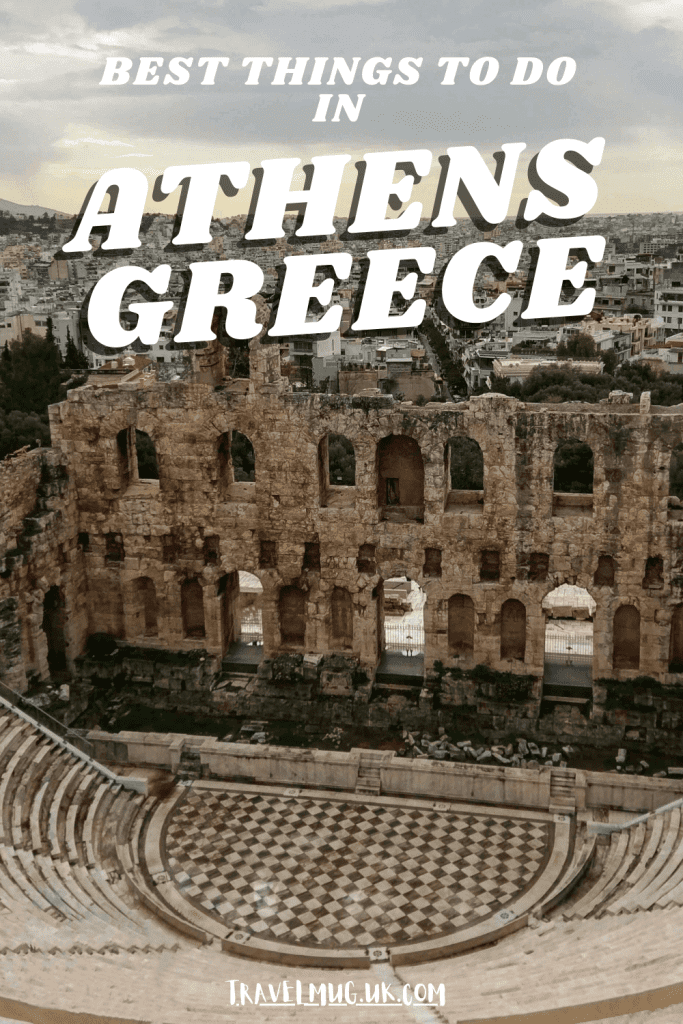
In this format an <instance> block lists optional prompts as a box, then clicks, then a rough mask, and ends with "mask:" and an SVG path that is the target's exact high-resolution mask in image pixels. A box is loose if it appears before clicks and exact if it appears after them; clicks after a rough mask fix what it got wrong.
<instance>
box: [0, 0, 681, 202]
mask: <svg viewBox="0 0 683 1024" xmlns="http://www.w3.org/2000/svg"><path fill="white" fill-rule="evenodd" d="M0 12H2V13H1V17H2V22H1V26H2V33H1V36H0V38H1V40H2V41H1V42H0V50H1V51H2V69H0V132H1V133H2V139H3V143H4V145H3V161H2V165H1V171H2V173H1V174H0V197H1V198H4V199H11V200H13V201H15V202H19V203H29V204H32V203H38V204H41V205H44V206H49V207H53V208H56V209H59V210H63V211H65V212H73V211H75V210H77V209H78V208H79V207H80V205H81V202H82V199H83V197H84V195H85V193H86V191H87V189H88V188H89V186H90V185H91V184H92V183H93V181H95V180H96V179H97V178H98V177H99V176H100V174H102V173H103V172H104V171H105V170H107V169H108V168H111V167H119V166H126V167H137V168H139V169H140V170H142V171H144V172H145V174H147V175H148V177H149V179H150V182H152V181H153V180H154V178H155V177H156V176H157V174H159V173H160V172H161V171H162V170H163V169H164V168H165V167H167V166H170V165H172V164H185V163H204V162H216V161H221V160H235V159H238V160H248V161H249V162H250V163H251V164H252V165H253V166H258V165H259V163H260V161H261V160H262V159H266V158H272V157H281V156H297V157H300V158H301V159H302V161H303V162H306V161H307V160H308V159H309V158H310V157H311V156H315V155H321V154H326V153H334V152H346V153H349V154H351V156H352V157H353V158H354V159H357V158H359V157H360V156H362V154H363V153H364V152H366V151H369V150H393V149H405V148H429V149H432V150H433V151H434V153H435V157H436V155H437V154H438V153H441V152H444V151H445V148H446V146H448V145H465V144H469V145H475V146H477V147H478V148H479V149H480V150H481V152H482V153H483V154H487V155H488V154H490V153H493V152H494V151H495V150H496V149H497V148H498V147H499V146H500V145H501V143H504V142H525V143H526V144H527V151H526V152H525V154H524V157H525V160H524V161H523V164H525V162H526V157H527V156H528V157H531V156H533V154H534V153H535V152H537V151H538V149H539V148H540V147H541V146H542V145H544V144H545V143H547V142H550V141H551V140H553V139H556V138H562V137H567V138H576V139H581V140H584V141H588V140H590V139H591V138H593V137H595V136H597V135H601V136H604V138H605V139H606V146H605V154H604V157H603V162H602V166H601V167H600V168H598V169H596V171H595V172H594V174H595V177H596V180H597V181H598V184H599V198H598V202H597V204H596V207H595V212H604V213H626V212H638V211H649V210H681V209H682V208H683V188H682V180H683V174H682V171H683V117H682V113H683V111H682V107H683V0H645V2H637V0H556V2H549V3H548V2H543V3H541V2H537V0H516V2H515V3H511V2H510V0H489V2H488V3H482V2H479V0H477V2H475V0H357V2H346V0H315V3H313V2H310V0H263V2H258V0H256V2H254V3H248V2H244V0H50V2H47V0H27V2H24V3H20V2H19V3H18V2H17V0H3V2H2V3H0ZM140 56H149V57H152V56H153V57H162V58H164V61H165V65H164V67H163V68H162V69H161V71H160V74H161V75H162V76H163V75H164V74H165V73H166V71H167V65H168V62H169V60H170V59H171V58H172V57H174V56H184V57H193V58H194V67H193V68H192V69H191V75H192V77H191V79H190V82H189V83H188V84H187V85H184V86H174V85H170V84H169V85H166V86H164V85H163V84H162V82H161V81H160V83H159V84H158V85H156V86H142V85H137V86H136V85H134V84H132V82H131V83H130V84H126V85H119V86H104V85H99V82H100V79H101V78H102V73H103V69H104V66H105V61H106V58H108V57H128V58H132V59H133V60H134V68H137V58H138V57H140ZM211 56H216V57H228V58H229V59H230V64H229V66H228V68H218V71H217V74H216V84H215V85H214V86H202V85H201V84H200V82H201V78H202V77H203V75H204V70H203V69H202V71H201V72H200V71H198V69H197V68H196V65H197V62H198V59H199V58H200V57H211ZM250 56H259V57H265V56H270V57H273V58H275V60H276V61H277V58H278V57H280V56H287V57H292V58H295V57H299V56H307V57H310V58H311V60H310V61H309V65H308V68H307V74H306V75H305V77H304V82H307V80H308V78H309V77H310V72H311V69H312V65H313V58H315V57H321V56H327V57H330V58H332V57H335V56H337V57H344V58H346V60H347V61H348V62H349V63H350V64H351V63H352V60H353V58H354V57H360V58H361V59H362V60H361V64H362V62H363V61H365V60H366V59H367V58H369V57H373V56H382V57H386V58H388V57H391V58H392V59H393V65H394V69H395V68H396V65H397V64H398V61H399V60H400V59H401V58H402V57H422V58H423V64H422V68H421V70H420V80H419V82H418V83H417V84H415V85H411V86H402V85H396V86H392V85H387V86H381V85H366V84H364V83H363V82H362V81H361V80H360V69H359V73H358V74H357V76H356V80H355V82H354V83H353V84H352V85H344V84H343V83H342V82H340V81H339V82H338V83H337V85H336V86H328V85H326V84H325V85H323V86H313V85H307V84H304V85H301V86H292V85H284V86H274V85H272V84H270V83H271V81H272V77H273V74H274V70H275V68H274V67H273V68H271V69H267V68H266V69H264V73H263V74H262V76H261V84H260V85H258V86H247V85H246V84H245V81H246V77H247V74H248V69H246V68H244V67H243V66H242V61H243V59H244V58H245V57H250ZM444 56H447V57H469V58H470V63H471V64H472V63H473V62H474V61H475V60H476V59H477V58H479V57H495V58H496V59H497V60H498V61H499V62H500V71H499V74H498V77H497V78H496V80H495V81H494V82H492V83H491V84H490V85H483V86H477V85H474V84H472V83H471V82H470V79H469V71H468V70H463V69H460V71H459V72H458V76H457V78H456V81H455V83H454V85H452V86H444V85H441V84H440V83H441V79H442V77H443V74H444V69H443V68H442V69H441V70H439V69H438V68H437V63H438V60H439V58H440V57H444ZM532 56H533V57H537V58H539V59H540V60H541V61H543V63H544V66H545V67H546V68H547V66H548V64H550V62H551V61H552V60H553V59H554V58H556V57H562V56H570V57H573V58H574V60H575V61H576V64H577V70H576V74H575V76H574V78H573V80H572V81H571V82H570V83H569V84H567V85H564V86H552V85H550V84H549V83H548V82H547V81H546V80H545V74H544V76H543V78H542V79H541V81H539V82H538V83H537V84H534V85H527V86H512V85H510V84H509V83H510V80H511V78H512V73H513V71H514V67H515V63H516V59H517V57H532ZM393 74H394V71H392V77H393ZM323 81H326V79H323ZM390 81H391V79H390ZM322 92H325V93H334V94H336V93H340V92H345V93H348V94H349V95H350V97H351V99H352V100H353V101H355V100H356V96H357V95H358V94H359V93H365V94H366V98H365V100H364V101H363V105H362V107H361V112H360V115H359V117H358V120H357V121H356V122H355V123H352V122H351V121H349V120H348V119H346V118H345V117H344V115H342V116H341V119H340V121H339V123H336V124H333V123H330V120H329V118H328V121H327V122H324V123H314V122H313V121H312V119H313V116H314V113H315V109H316V106H317V101H318V95H319V93H322ZM333 102H334V104H335V105H336V99H335V101H333ZM332 109H334V106H333V108H332ZM331 113H332V110H330V115H329V117H331ZM435 165H436V167H437V169H438V164H436V160H435ZM520 179H523V174H520ZM429 184H430V182H429V181H428V182H427V183H426V186H429ZM517 191H518V193H519V194H521V195H523V194H525V193H526V191H528V186H527V188H526V189H525V188H524V181H523V180H520V184H519V188H518V190H517ZM150 196H151V190H150ZM176 202H177V198H174V199H172V200H169V201H167V203H166V204H164V205H163V206H159V205H157V204H154V203H153V202H152V201H151V199H150V204H149V209H165V210H168V211H170V210H172V209H174V208H175V203H176ZM246 206H247V196H246V193H245V194H242V193H240V194H239V195H238V196H236V197H235V198H233V199H227V198H224V199H221V200H220V205H219V206H218V207H217V212H219V213H222V214H229V213H231V212H234V213H239V212H244V210H245V209H246ZM340 212H345V211H340Z"/></svg>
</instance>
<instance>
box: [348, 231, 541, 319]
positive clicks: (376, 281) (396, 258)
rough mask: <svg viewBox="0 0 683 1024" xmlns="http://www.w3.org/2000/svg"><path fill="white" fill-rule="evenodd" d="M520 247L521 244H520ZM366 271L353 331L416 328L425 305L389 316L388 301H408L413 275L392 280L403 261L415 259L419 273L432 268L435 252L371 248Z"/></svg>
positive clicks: (420, 303)
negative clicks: (398, 296) (398, 299)
mask: <svg viewBox="0 0 683 1024" xmlns="http://www.w3.org/2000/svg"><path fill="white" fill-rule="evenodd" d="M520 245H521V242H520ZM368 259H369V260H370V268H369V270H368V276H367V279H366V282H365V291H364V293H363V299H362V302H361V306H360V311H359V313H358V319H357V320H356V322H355V323H354V324H353V325H352V327H353V330H354V331H372V330H385V329H388V328H392V327H418V326H419V325H420V324H421V323H422V321H423V319H424V315H425V307H426V305H427V303H426V302H425V300H424V299H417V301H415V302H413V303H411V305H410V306H409V307H408V309H407V310H406V311H405V313H401V314H400V315H394V316H391V315H390V314H389V310H390V308H391V300H392V298H393V295H394V292H398V293H399V295H402V296H403V298H404V299H405V300H406V301H407V300H408V299H412V297H413V296H414V294H415V287H416V285H417V274H416V273H415V272H414V271H413V272H412V273H410V274H406V276H405V277H404V278H403V280H402V281H397V280H396V275H397V273H398V269H399V266H400V264H401V262H402V261H403V260H415V262H416V263H417V265H418V267H419V268H420V270H421V271H422V273H423V274H429V273H431V271H432V270H433V269H434V261H435V259H436V249H432V248H431V247H430V246H423V247H421V248H419V249H417V248H416V249H374V250H370V252H368Z"/></svg>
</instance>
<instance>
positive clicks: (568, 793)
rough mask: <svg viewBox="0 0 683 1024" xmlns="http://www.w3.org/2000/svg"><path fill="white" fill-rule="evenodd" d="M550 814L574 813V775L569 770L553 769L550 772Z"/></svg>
mask: <svg viewBox="0 0 683 1024" xmlns="http://www.w3.org/2000/svg"><path fill="white" fill-rule="evenodd" d="M548 810H549V811H550V813H551V814H575V813H576V773H575V772H574V771H572V769H571V768H553V769H552V770H551V772H550V804H549V807H548Z"/></svg>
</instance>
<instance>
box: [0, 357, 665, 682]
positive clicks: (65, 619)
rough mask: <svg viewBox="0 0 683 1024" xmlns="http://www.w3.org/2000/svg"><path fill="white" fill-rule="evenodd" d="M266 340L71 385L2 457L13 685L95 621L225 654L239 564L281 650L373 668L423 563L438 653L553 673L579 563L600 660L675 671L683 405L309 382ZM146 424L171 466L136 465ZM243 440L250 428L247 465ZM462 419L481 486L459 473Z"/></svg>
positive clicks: (2, 657) (435, 658) (430, 630)
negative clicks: (676, 466)
mask: <svg viewBox="0 0 683 1024" xmlns="http://www.w3.org/2000/svg"><path fill="white" fill-rule="evenodd" d="M251 357H252V370H251V374H250V378H249V380H248V381H247V380H245V381H237V382H235V381H233V380H231V379H230V378H227V377H225V376H224V375H223V374H224V359H223V358H222V357H221V353H220V351H219V352H216V350H215V347H214V348H212V347H211V346H209V347H208V348H207V349H206V350H204V351H203V352H197V353H195V355H194V371H193V373H192V374H190V375H188V376H187V377H186V378H184V379H180V380H176V381H172V382H168V383H164V382H162V381H160V380H157V379H155V377H154V375H153V374H146V375H143V376H142V377H140V378H138V380H137V381H134V382H128V383H123V384H120V385H119V386H118V387H117V386H109V387H106V388H105V387H97V386H87V385H86V386H85V387H81V388H78V389H76V390H73V391H71V392H69V395H68V397H67V400H66V401H65V402H63V403H61V404H60V405H57V406H53V407H52V408H51V410H50V415H51V430H52V439H53V448H52V449H50V450H39V451H34V452H28V453H25V454H23V455H20V456H18V457H16V458H12V459H9V460H6V461H5V462H4V463H1V464H0V484H1V487H0V543H1V544H2V549H1V550H2V564H1V566H0V569H1V571H0V672H1V673H2V678H3V680H4V681H5V682H7V683H8V684H9V685H11V686H13V687H14V688H16V689H18V690H22V689H25V688H26V685H27V681H28V680H29V679H30V678H31V677H32V676H33V677H36V678H45V677H46V676H47V675H48V673H49V671H50V667H51V665H50V663H51V662H52V664H53V665H56V664H57V663H60V664H61V663H62V662H63V663H64V665H65V667H66V669H67V670H68V671H72V672H73V670H74V660H75V659H76V658H77V657H78V656H79V655H80V654H81V653H82V652H83V650H84V648H85V645H86V641H87V638H88V636H90V635H92V634H95V633H108V634H111V635H113V636H114V637H116V638H117V639H119V640H125V641H126V643H127V644H129V645H133V646H137V647H142V648H145V647H147V648H151V649H154V650H160V651H177V652H183V651H186V652H187V651H190V650H195V649H197V648H198V647H199V648H202V649H203V650H205V651H206V652H207V654H208V655H209V656H214V657H215V658H217V659H219V658H221V657H223V656H224V655H225V654H226V652H227V650H228V648H229V646H230V644H231V642H232V641H233V639H234V637H235V635H236V626H235V624H236V623H238V622H239V616H240V611H239V601H240V596H239V585H238V582H237V573H238V571H240V570H242V571H247V572H249V573H252V574H253V575H254V576H256V577H257V578H258V579H259V580H260V582H261V584H262V586H263V596H262V615H263V643H264V656H265V658H266V659H272V658H274V657H276V656H278V655H279V654H281V653H297V654H301V655H303V656H305V657H309V658H314V659H315V658H319V657H320V656H324V655H330V654H342V655H344V656H346V657H352V658H353V659H354V660H355V661H356V662H357V663H358V665H359V666H360V667H361V668H362V669H364V670H365V671H366V672H367V673H368V674H369V676H370V677H372V676H373V674H374V672H375V671H376V669H377V666H378V662H379V659H380V657H381V654H382V650H383V646H384V635H383V626H382V623H383V609H382V602H383V597H382V594H383V587H382V583H383V581H384V580H387V579H390V578H395V577H399V576H407V577H408V578H410V579H411V580H414V581H416V582H417V583H418V584H419V586H420V587H421V588H422V589H423V591H424V592H425V594H426V604H425V609H424V627H425V650H424V664H425V670H426V672H427V673H429V672H430V671H432V669H433V666H434V664H435V662H440V663H441V664H442V665H444V666H458V667H460V668H463V669H468V668H471V667H473V666H474V665H477V664H485V665H488V666H490V667H492V668H494V669H497V670H500V671H510V672H513V673H518V674H532V675H536V676H541V675H542V673H543V665H544V635H545V622H546V612H544V610H543V609H542V601H543V598H544V597H545V595H546V594H548V593H549V592H550V591H551V590H553V589H554V588H555V587H556V586H558V585H560V584H562V583H565V582H567V583H572V584H575V585H578V586H580V587H584V588H585V589H586V590H588V592H589V593H590V594H591V596H592V597H593V598H594V600H595V601H596V604H597V610H596V613H595V617H594V658H593V675H594V677H595V678H600V677H613V678H619V679H627V678H631V677H633V676H636V675H648V676H652V677H654V678H655V679H657V680H659V681H661V682H663V683H667V682H678V681H680V679H681V676H679V674H678V669H680V668H683V663H681V664H679V663H680V662H681V658H682V657H683V640H682V639H681V637H682V636H683V627H682V626H681V621H683V620H682V617H681V616H682V615H683V613H682V612H681V608H683V511H682V510H681V509H680V507H679V506H678V505H677V504H676V501H677V499H674V500H672V501H670V500H669V493H670V486H669V474H670V463H671V460H672V457H674V455H675V452H676V449H677V447H678V446H679V445H680V443H681V438H682V437H683V409H681V407H673V408H657V407H652V408H650V409H649V411H647V412H641V409H640V406H639V405H634V404H600V405H582V404H579V403H566V404H555V405H550V404H549V405H525V404H523V403H521V402H519V401H517V400H516V399H514V398H509V397H506V396H503V395H498V394H488V395H482V396H478V397H471V398H470V399H469V401H467V402H466V403H462V404H459V405H454V404H448V403H445V404H438V403H430V404H428V405H426V406H423V407H419V406H415V405H412V404H410V403H405V402H400V403H398V402H395V401H394V400H393V399H392V398H391V397H390V396H372V397H364V396H343V395H318V394H309V393H305V392H304V393H297V392H296V391H293V390H292V389H291V388H290V386H289V384H288V382H287V381H286V380H285V379H284V378H282V377H280V375H279V371H278V357H277V353H276V352H275V351H274V348H273V346H261V345H260V344H259V343H258V342H257V343H252V344H251ZM141 438H142V440H143V441H144V445H145V452H146V455H145V458H146V465H147V466H148V467H149V466H153V467H156V469H157V475H158V478H157V477H155V476H154V475H153V473H152V472H150V471H149V470H146V471H145V473H146V475H143V474H141V473H140V472H139V470H138V460H139V459H140V458H141V456H140V451H141V448H140V441H141ZM235 438H238V439H239V438H245V439H247V441H248V444H249V445H250V446H253V469H252V468H251V466H250V465H249V466H247V469H246V470H245V471H243V472H241V473H240V474H239V475H240V476H241V477H242V479H237V478H236V475H235V471H234V468H233V465H232V462H233V455H232V453H233V452H234V451H235V448H234V439H235ZM330 438H334V439H335V440H336V439H338V438H344V439H346V441H347V442H348V444H347V445H346V446H345V450H346V451H347V452H348V453H349V456H350V457H352V460H353V462H352V465H353V477H352V479H353V481H354V482H353V483H352V484H348V483H346V484H343V485H342V484H337V483H335V482H333V481H331V480H330V478H329V471H328V466H327V452H328V444H329V439H330ZM464 438H468V439H470V440H471V441H472V442H476V445H470V448H471V450H472V451H473V452H474V453H475V454H476V452H477V451H479V450H480V451H481V454H482V457H483V481H482V482H483V487H482V488H475V489H472V488H470V489H468V488H467V487H464V488H462V489H459V490H458V489H455V490H454V488H453V483H454V478H453V474H452V472H451V465H450V458H449V452H450V451H451V448H452V442H454V441H455V442H456V446H457V443H458V442H459V439H464ZM568 439H570V440H572V441H573V442H580V443H582V444H585V445H588V446H589V447H590V449H591V451H592V453H593V469H592V484H591V490H590V491H589V490H588V488H587V486H586V485H585V481H584V483H583V485H581V486H580V487H579V488H578V489H577V490H576V491H566V492H558V491H557V490H555V488H554V482H556V478H557V460H556V452H557V450H558V447H560V446H562V444H563V442H565V441H567V440H568ZM468 443H469V442H468ZM240 444H241V446H242V448H241V451H242V452H243V451H247V452H249V451H250V449H249V447H248V446H247V445H246V442H244V441H240ZM337 444H338V441H337ZM248 457H249V458H251V456H250V455H249V456H248ZM240 458H244V456H243V455H240ZM477 458H478V456H477ZM475 471H476V474H479V469H477V467H476V465H475ZM245 476H246V477H247V479H244V477H245ZM468 479H469V478H468ZM472 479H473V480H475V482H477V483H479V480H480V476H479V475H476V476H473V477H472ZM455 482H456V483H457V480H456V481H455ZM49 595H52V596H51V597H50V596H49ZM670 666H672V668H671V669H670ZM674 670H675V671H674Z"/></svg>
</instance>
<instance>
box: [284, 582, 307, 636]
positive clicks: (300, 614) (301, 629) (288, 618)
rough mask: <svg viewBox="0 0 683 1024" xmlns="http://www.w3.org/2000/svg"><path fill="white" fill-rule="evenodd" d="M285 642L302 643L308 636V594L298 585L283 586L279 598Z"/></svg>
mask: <svg viewBox="0 0 683 1024" xmlns="http://www.w3.org/2000/svg"><path fill="white" fill-rule="evenodd" d="M279 611H280V636H281V638H282V643H283V644H297V645H302V644H303V642H304V638H305V636H306V596H305V594H304V592H303V591H302V590H299V588H298V587H282V589H281V590H280V600H279Z"/></svg>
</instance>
